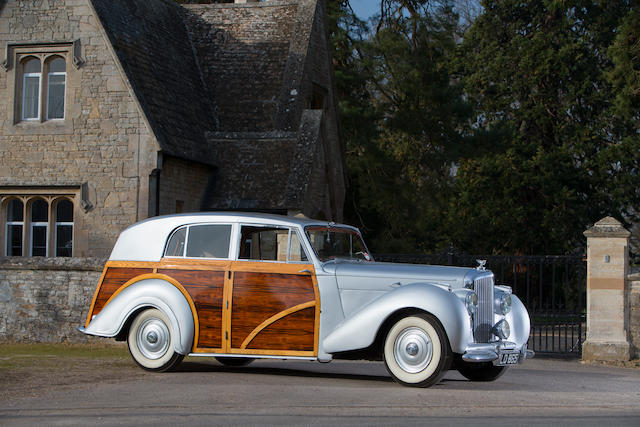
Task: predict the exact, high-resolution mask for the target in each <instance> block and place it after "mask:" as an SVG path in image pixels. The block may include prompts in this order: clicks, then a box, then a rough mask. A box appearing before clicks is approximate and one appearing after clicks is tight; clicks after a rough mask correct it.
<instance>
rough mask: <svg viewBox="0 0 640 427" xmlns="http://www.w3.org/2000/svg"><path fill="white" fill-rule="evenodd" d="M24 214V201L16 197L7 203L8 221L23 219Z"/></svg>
mask: <svg viewBox="0 0 640 427" xmlns="http://www.w3.org/2000/svg"><path fill="white" fill-rule="evenodd" d="M22 215H23V212H22V202H21V201H20V200H16V199H13V200H11V201H10V202H9V204H8V205H7V222H10V221H22V219H23V216H22Z"/></svg>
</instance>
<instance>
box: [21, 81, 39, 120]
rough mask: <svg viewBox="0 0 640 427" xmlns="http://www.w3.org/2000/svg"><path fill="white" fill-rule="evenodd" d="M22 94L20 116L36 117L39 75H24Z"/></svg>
mask: <svg viewBox="0 0 640 427" xmlns="http://www.w3.org/2000/svg"><path fill="white" fill-rule="evenodd" d="M23 90H24V96H23V98H22V102H23V106H22V111H23V113H22V118H24V119H37V118H38V107H39V105H38V101H39V98H40V76H25V78H24V88H23Z"/></svg>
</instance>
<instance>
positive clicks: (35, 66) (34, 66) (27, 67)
mask: <svg viewBox="0 0 640 427" xmlns="http://www.w3.org/2000/svg"><path fill="white" fill-rule="evenodd" d="M23 64H24V65H23V67H24V72H25V74H26V73H39V72H40V60H39V59H38V58H34V57H31V58H30V59H27V60H26V61H24V63H23Z"/></svg>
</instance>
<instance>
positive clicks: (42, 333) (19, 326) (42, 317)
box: [0, 257, 105, 342]
mask: <svg viewBox="0 0 640 427" xmlns="http://www.w3.org/2000/svg"><path fill="white" fill-rule="evenodd" d="M104 262H105V260H104V259H100V258H39V257H28V258H27V257H24V258H23V257H8V258H7V257H4V258H0V342H2V341H4V342H87V341H90V340H93V339H94V338H91V337H89V336H87V335H84V334H82V333H80V332H79V331H78V330H77V327H78V326H81V325H84V322H85V320H86V316H87V312H88V310H89V306H90V304H91V301H92V298H93V293H94V291H95V288H96V286H97V285H98V281H99V279H100V275H101V272H102V268H103V266H104Z"/></svg>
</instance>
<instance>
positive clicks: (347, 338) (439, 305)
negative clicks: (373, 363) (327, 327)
mask: <svg viewBox="0 0 640 427" xmlns="http://www.w3.org/2000/svg"><path fill="white" fill-rule="evenodd" d="M407 308H413V309H416V311H425V312H428V313H431V314H432V315H434V316H435V317H436V318H437V319H438V320H439V321H440V323H441V324H442V326H443V328H444V330H445V332H446V334H447V337H448V338H449V344H450V345H451V350H452V351H453V352H455V353H462V352H464V349H465V348H466V346H467V344H468V343H470V342H473V338H472V336H471V318H470V316H469V313H468V312H467V309H466V308H465V306H464V303H463V302H462V301H461V300H460V299H459V298H458V297H457V296H456V295H455V294H454V293H453V292H451V291H449V290H445V289H443V288H442V287H440V286H436V285H432V284H428V283H414V284H410V285H405V286H402V287H400V288H397V289H394V290H393V291H390V292H388V293H386V294H384V295H382V296H381V297H380V298H377V299H376V300H374V301H373V302H371V303H370V304H369V305H367V306H365V307H363V308H362V309H361V310H360V311H358V312H357V313H355V314H354V315H353V316H351V317H350V318H348V319H346V320H345V321H344V322H342V323H341V324H340V325H338V326H337V327H336V328H335V329H334V330H333V331H332V332H331V333H330V334H329V335H328V336H327V337H326V338H325V339H324V341H323V348H324V351H326V352H327V353H336V352H342V351H350V350H358V349H362V348H366V347H369V346H370V345H371V344H373V342H374V340H375V338H376V336H377V334H378V331H379V330H380V327H381V326H382V325H383V324H384V322H385V320H386V319H387V318H389V316H391V315H393V314H394V313H395V312H397V311H398V310H403V309H407Z"/></svg>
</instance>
